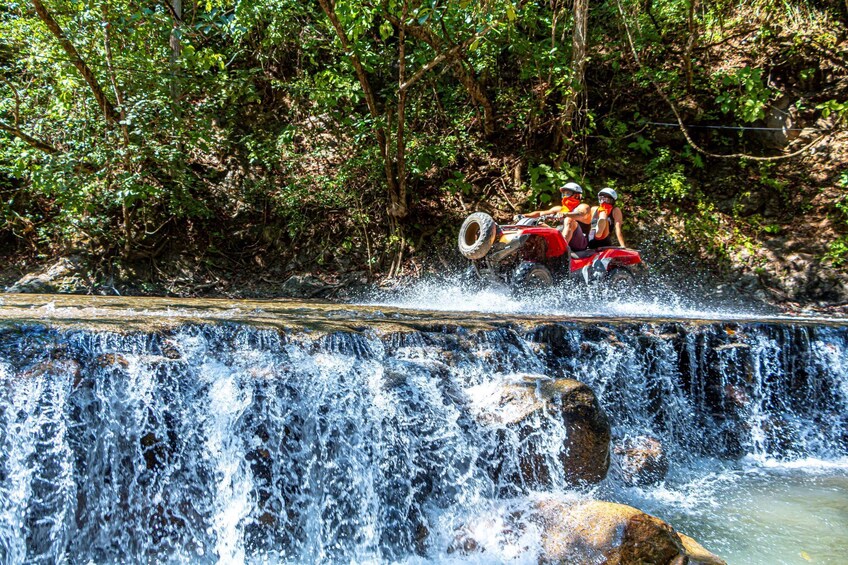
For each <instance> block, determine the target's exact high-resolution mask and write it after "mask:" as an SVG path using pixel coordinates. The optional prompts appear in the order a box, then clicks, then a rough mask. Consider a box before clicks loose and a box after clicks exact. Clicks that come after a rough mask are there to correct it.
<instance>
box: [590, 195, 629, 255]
mask: <svg viewBox="0 0 848 565" xmlns="http://www.w3.org/2000/svg"><path fill="white" fill-rule="evenodd" d="M617 200H618V193H617V192H616V191H615V190H613V189H611V188H609V187H607V188H603V189H601V190H600V192H598V205H597V206H594V207H593V208H592V213H591V226H592V229H591V231H590V232H589V248H590V249H597V248H599V247H611V246H612V232H613V230H615V236H616V237H617V238H618V243H619V244H620V245H621V247H627V244H626V243H624V234H622V233H621V226H622V224H623V223H624V216H623V215H622V213H621V208H618V207H617V206H616V205H615V203H616V201H617Z"/></svg>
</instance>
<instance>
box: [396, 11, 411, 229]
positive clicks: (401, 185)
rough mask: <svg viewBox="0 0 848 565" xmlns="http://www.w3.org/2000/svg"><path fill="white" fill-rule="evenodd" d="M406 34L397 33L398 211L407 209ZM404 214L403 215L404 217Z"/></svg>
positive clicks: (404, 17) (401, 31) (404, 13)
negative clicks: (405, 136)
mask: <svg viewBox="0 0 848 565" xmlns="http://www.w3.org/2000/svg"><path fill="white" fill-rule="evenodd" d="M407 9H408V2H407V0H404V2H403V17H402V19H404V20H405V19H406V14H407ZM405 82H406V33H405V32H404V31H403V28H400V30H399V32H398V101H397V114H398V125H397V157H396V162H397V180H398V193H397V201H396V202H395V203H394V205H395V207H396V208H398V209H403V210H404V211H405V210H406V208H407V205H406V144H405V141H404V133H405V131H404V130H405V122H406V87H405ZM405 215H406V213H404V216H405Z"/></svg>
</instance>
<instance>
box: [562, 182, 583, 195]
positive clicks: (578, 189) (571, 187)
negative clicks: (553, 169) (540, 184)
mask: <svg viewBox="0 0 848 565" xmlns="http://www.w3.org/2000/svg"><path fill="white" fill-rule="evenodd" d="M566 190H570V191H571V192H576V193H577V194H583V187H582V186H580V185H579V184H577V183H576V182H567V183H565V184H564V185H562V186H561V187H559V191H560V192H565V191H566Z"/></svg>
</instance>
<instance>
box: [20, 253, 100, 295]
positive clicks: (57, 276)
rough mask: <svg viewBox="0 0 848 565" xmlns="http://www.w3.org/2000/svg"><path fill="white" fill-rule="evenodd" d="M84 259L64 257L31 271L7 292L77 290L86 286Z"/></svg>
mask: <svg viewBox="0 0 848 565" xmlns="http://www.w3.org/2000/svg"><path fill="white" fill-rule="evenodd" d="M83 263H84V262H83V260H82V259H81V258H80V257H77V256H71V257H64V258H62V259H60V260H59V261H57V262H56V263H54V264H53V265H50V266H48V267H46V268H44V269H43V270H41V271H38V272H35V273H29V274H28V275H25V276H24V277H22V278H21V279H20V280H19V281H18V282H16V283H15V284H13V285H12V286H10V287H9V288H7V289H6V292H20V293H50V292H75V291H79V290H80V289H82V288H85V287H86V285H87V281H86V280H85V275H84V273H83V271H84V267H83Z"/></svg>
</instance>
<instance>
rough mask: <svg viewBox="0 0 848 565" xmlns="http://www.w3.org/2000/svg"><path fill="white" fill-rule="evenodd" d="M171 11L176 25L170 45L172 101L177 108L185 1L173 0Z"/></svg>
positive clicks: (172, 29)
mask: <svg viewBox="0 0 848 565" xmlns="http://www.w3.org/2000/svg"><path fill="white" fill-rule="evenodd" d="M171 10H172V11H173V17H174V25H173V27H171V37H170V39H169V41H168V43H169V44H170V46H171V100H172V101H173V102H174V106H175V108H176V106H177V101H178V100H179V98H180V79H179V77H178V76H177V70H178V69H177V61H179V59H180V55H182V46H181V45H180V38H179V33H178V30H179V29H180V25H181V24H182V20H183V1H182V0H171Z"/></svg>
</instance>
